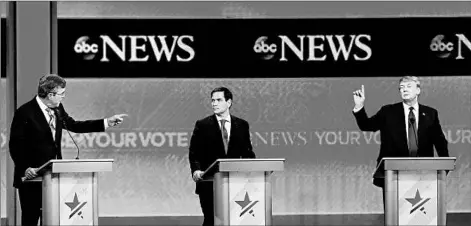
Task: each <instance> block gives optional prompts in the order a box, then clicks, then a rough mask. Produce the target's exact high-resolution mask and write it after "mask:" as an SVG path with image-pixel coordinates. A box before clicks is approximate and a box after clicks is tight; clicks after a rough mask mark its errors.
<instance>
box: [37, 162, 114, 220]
mask: <svg viewBox="0 0 471 226" xmlns="http://www.w3.org/2000/svg"><path fill="white" fill-rule="evenodd" d="M112 165H113V159H79V160H75V159H54V160H50V161H49V162H47V163H46V164H44V165H42V166H41V167H40V168H39V169H38V172H39V174H40V175H42V176H41V177H40V178H38V179H36V181H38V180H42V196H43V197H42V224H43V225H98V172H106V171H112ZM32 181H34V179H33V180H32Z"/></svg>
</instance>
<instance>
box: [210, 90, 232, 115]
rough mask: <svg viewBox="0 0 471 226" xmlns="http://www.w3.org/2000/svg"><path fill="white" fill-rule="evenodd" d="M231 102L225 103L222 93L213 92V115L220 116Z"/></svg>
mask: <svg viewBox="0 0 471 226" xmlns="http://www.w3.org/2000/svg"><path fill="white" fill-rule="evenodd" d="M231 103H232V102H231V100H228V101H226V98H224V92H215V93H213V96H212V97H211V106H212V107H213V112H214V114H217V115H221V114H223V113H225V112H226V111H227V110H228V109H229V107H230V106H231Z"/></svg>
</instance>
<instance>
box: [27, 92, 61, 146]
mask: <svg viewBox="0 0 471 226" xmlns="http://www.w3.org/2000/svg"><path fill="white" fill-rule="evenodd" d="M32 101H33V102H34V103H33V117H35V118H36V121H37V122H39V123H40V126H41V128H44V130H45V132H46V133H48V134H49V137H50V138H51V139H52V131H51V128H49V123H48V122H47V119H46V117H45V116H44V113H43V111H42V110H41V107H39V104H38V102H37V101H36V97H35V98H34V99H33V100H32ZM56 134H57V133H56Z"/></svg>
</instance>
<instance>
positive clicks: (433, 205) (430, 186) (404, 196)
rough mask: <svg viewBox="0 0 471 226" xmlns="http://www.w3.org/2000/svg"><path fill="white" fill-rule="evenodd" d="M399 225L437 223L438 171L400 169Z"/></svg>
mask: <svg viewBox="0 0 471 226" xmlns="http://www.w3.org/2000/svg"><path fill="white" fill-rule="evenodd" d="M398 179H399V180H398V208H399V210H398V211H399V212H398V213H399V214H398V215H399V225H437V223H438V221H437V206H438V199H437V198H438V186H437V171H429V170H427V171H399V175H398Z"/></svg>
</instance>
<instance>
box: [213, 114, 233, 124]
mask: <svg viewBox="0 0 471 226" xmlns="http://www.w3.org/2000/svg"><path fill="white" fill-rule="evenodd" d="M216 119H217V120H218V122H219V121H221V119H225V120H226V122H229V123H231V115H230V114H228V115H227V116H226V117H224V118H223V117H220V116H219V115H216Z"/></svg>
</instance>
